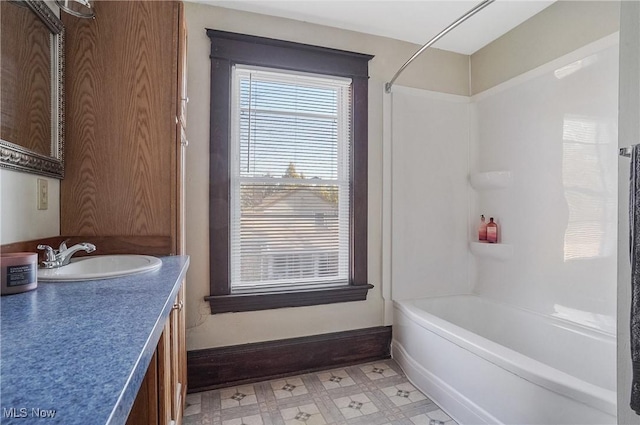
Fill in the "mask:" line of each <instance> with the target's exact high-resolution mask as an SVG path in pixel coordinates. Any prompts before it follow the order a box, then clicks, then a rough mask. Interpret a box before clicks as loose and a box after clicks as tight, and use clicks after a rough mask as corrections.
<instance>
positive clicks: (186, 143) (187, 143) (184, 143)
mask: <svg viewBox="0 0 640 425" xmlns="http://www.w3.org/2000/svg"><path fill="white" fill-rule="evenodd" d="M180 143H181V144H182V146H184V147H187V146H189V141H188V140H187V139H182V141H180Z"/></svg>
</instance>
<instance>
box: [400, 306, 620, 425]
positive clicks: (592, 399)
mask: <svg viewBox="0 0 640 425" xmlns="http://www.w3.org/2000/svg"><path fill="white" fill-rule="evenodd" d="M393 320H394V321H393V343H392V355H393V358H394V359H395V360H396V361H397V363H398V364H399V365H400V367H402V369H403V370H404V371H405V373H406V375H407V376H408V378H409V379H410V380H411V381H412V382H413V383H414V384H415V385H416V386H417V387H418V388H420V389H421V390H422V391H423V392H424V393H426V394H427V395H428V396H429V397H430V398H432V399H433V400H434V401H435V402H436V403H437V404H438V405H440V407H441V408H442V409H443V410H445V411H446V412H447V413H449V415H450V416H451V417H452V418H453V419H455V420H456V421H457V422H458V423H460V424H554V425H557V424H615V423H616V392H615V391H616V341H615V337H614V336H613V335H610V334H607V333H604V332H601V331H596V330H593V329H590V328H587V327H584V326H580V325H575V324H572V323H570V322H568V321H565V320H562V319H554V318H552V317H548V316H543V315H539V314H536V313H532V312H529V311H526V310H522V309H519V308H516V307H512V306H509V305H506V304H501V303H498V302H495V301H491V300H489V299H486V298H482V297H478V296H474V295H456V296H447V297H438V298H425V299H419V300H410V301H394V318H393Z"/></svg>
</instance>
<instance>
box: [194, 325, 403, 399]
mask: <svg viewBox="0 0 640 425" xmlns="http://www.w3.org/2000/svg"><path fill="white" fill-rule="evenodd" d="M389 357H391V326H378V327H374V328H366V329H357V330H353V331H345V332H335V333H330V334H322V335H313V336H308V337H301V338H291V339H283V340H277V341H267V342H259V343H254V344H243V345H234V346H230V347H220V348H208V349H204V350H193V351H188V352H187V373H188V379H187V382H188V383H189V388H188V391H189V392H190V393H193V392H198V391H206V390H211V389H215V388H222V387H227V386H233V385H241V384H247V383H251V382H257V381H262V380H267V379H275V378H281V377H283V376H291V375H297V374H301V373H307V372H313V371H317V370H322V369H332V368H335V367H340V366H347V365H352V364H357V363H365V362H369V361H374V360H380V359H388V358H389Z"/></svg>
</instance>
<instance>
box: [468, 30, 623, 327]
mask: <svg viewBox="0 0 640 425" xmlns="http://www.w3.org/2000/svg"><path fill="white" fill-rule="evenodd" d="M617 99H618V43H617V35H614V36H611V37H607V38H606V39H603V40H601V41H599V42H596V43H594V44H593V45H590V46H587V47H585V48H583V49H580V50H579V51H577V52H574V53H572V54H570V55H567V56H566V57H564V58H561V59H559V60H557V61H554V62H553V63H551V64H548V65H545V66H543V67H541V68H539V69H536V70H533V71H531V72H529V73H527V74H525V75H522V76H520V77H518V78H516V79H514V80H512V81H508V82H506V83H504V84H503V85H500V86H498V87H495V88H493V89H490V90H488V91H486V92H484V93H480V94H479V95H476V96H474V97H473V100H474V101H473V107H474V108H475V111H474V113H475V114H476V116H477V119H476V120H475V125H476V126H477V127H476V128H475V129H474V130H473V131H474V132H475V133H477V137H478V140H477V143H472V144H471V151H472V157H473V159H472V161H471V164H472V170H471V172H472V175H473V173H475V172H476V171H485V170H509V171H511V185H510V186H508V187H505V188H502V189H496V190H482V191H477V203H476V204H475V207H476V212H477V214H476V215H478V214H479V213H483V214H485V216H488V215H493V216H494V217H497V218H498V219H499V222H500V224H501V229H500V230H501V237H502V242H504V243H508V244H511V245H513V257H512V258H511V259H510V260H509V261H504V262H495V261H493V260H491V259H485V258H482V257H477V256H476V257H475V260H476V261H475V270H476V273H477V275H476V276H477V277H476V280H475V282H473V293H477V294H482V295H485V296H488V297H490V298H494V299H497V300H502V301H505V302H507V303H509V304H514V305H518V306H522V307H525V308H528V309H531V310H534V311H537V312H540V313H543V314H547V315H551V316H557V317H562V318H565V319H568V320H573V321H575V322H577V323H581V324H584V325H588V326H592V327H595V328H598V329H601V330H605V331H607V332H610V333H615V317H616V278H615V276H616V267H617V265H616V261H617V202H618V194H617V185H618V183H617V182H618V152H617V146H618V143H617V135H618V133H617V116H618V105H617ZM473 217H475V215H474V216H472V218H473ZM478 217H479V215H478ZM475 221H477V220H475ZM475 221H473V224H474V226H475ZM470 226H471V223H470ZM473 265H474V264H472V265H471V266H473Z"/></svg>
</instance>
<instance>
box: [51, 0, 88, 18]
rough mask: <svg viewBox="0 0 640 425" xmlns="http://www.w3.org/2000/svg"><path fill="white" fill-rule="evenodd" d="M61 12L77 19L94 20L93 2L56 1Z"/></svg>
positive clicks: (78, 0)
mask: <svg viewBox="0 0 640 425" xmlns="http://www.w3.org/2000/svg"><path fill="white" fill-rule="evenodd" d="M56 4H57V5H58V6H59V7H60V9H61V10H63V11H65V12H67V13H69V14H71V15H73V16H77V17H78V18H95V16H96V14H95V12H94V11H93V0H56Z"/></svg>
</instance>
